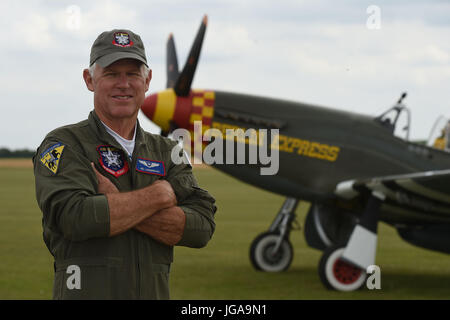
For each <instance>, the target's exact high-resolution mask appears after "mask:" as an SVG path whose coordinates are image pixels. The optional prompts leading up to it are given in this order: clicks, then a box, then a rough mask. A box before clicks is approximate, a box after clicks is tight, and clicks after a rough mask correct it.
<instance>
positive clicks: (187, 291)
mask: <svg viewBox="0 0 450 320" xmlns="http://www.w3.org/2000/svg"><path fill="white" fill-rule="evenodd" d="M25 164H29V162H25ZM194 171H195V174H196V176H197V179H198V180H199V183H200V185H201V186H202V187H204V188H205V189H207V190H209V191H210V192H211V194H213V195H214V196H215V197H216V199H217V206H218V211H217V214H216V225H217V227H216V232H215V234H214V237H213V239H212V240H211V241H210V243H209V244H208V246H207V247H206V248H203V249H200V250H197V249H189V248H183V247H177V248H176V249H175V261H174V264H173V266H172V272H171V278H170V287H171V296H172V299H294V300H297V299H450V256H449V255H446V254H441V253H436V252H432V251H427V250H424V249H420V248H417V247H414V246H411V245H409V244H407V243H405V242H404V241H402V240H401V239H400V238H399V236H398V235H397V233H396V231H395V230H394V229H393V228H391V227H389V226H386V225H384V224H381V225H380V227H379V243H378V253H377V260H376V263H377V265H379V266H380V268H381V290H368V289H362V290H359V291H357V292H352V293H340V292H333V291H329V290H326V289H325V288H324V287H323V286H322V284H321V283H320V280H319V276H318V274H317V264H318V261H319V259H320V256H321V253H320V252H319V251H317V250H314V249H311V248H309V247H307V246H306V244H305V240H304V237H303V233H302V232H299V231H293V232H292V234H291V242H292V244H293V246H294V260H293V262H292V265H291V267H290V269H289V270H288V271H286V272H282V273H275V274H272V273H263V272H257V271H255V270H254V269H253V268H252V266H251V264H250V261H249V258H248V252H249V246H250V243H251V241H252V240H253V239H254V238H255V237H256V236H257V235H258V234H259V233H261V232H263V231H265V230H266V229H267V228H268V226H269V225H270V223H271V222H272V219H273V218H274V216H275V214H276V213H277V212H278V210H279V207H280V206H281V204H282V202H283V198H282V197H281V196H278V195H275V194H272V193H268V192H265V191H262V190H260V189H257V188H254V187H251V186H249V185H246V184H243V183H241V182H239V181H237V180H235V179H233V178H231V177H229V176H227V175H224V174H222V173H220V172H218V171H217V170H214V169H204V168H199V169H195V170H194ZM307 208H308V204H306V203H303V204H301V205H300V206H299V208H298V209H297V215H298V221H299V222H300V224H301V225H302V224H303V222H304V218H305V213H306V210H307ZM0 230H1V232H0V299H50V298H51V289H52V282H53V267H52V257H51V256H50V254H49V253H48V251H47V249H46V247H45V245H44V242H43V240H42V229H41V212H40V210H39V208H38V207H37V204H36V200H35V194H34V177H33V172H32V168H31V167H30V166H29V165H28V166H27V165H25V166H18V165H5V164H3V165H2V163H1V161H0Z"/></svg>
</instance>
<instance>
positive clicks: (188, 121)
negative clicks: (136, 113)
mask: <svg viewBox="0 0 450 320" xmlns="http://www.w3.org/2000/svg"><path fill="white" fill-rule="evenodd" d="M214 99H215V94H214V92H213V91H205V90H195V91H191V92H190V94H189V95H187V96H183V97H177V96H176V94H175V91H174V90H173V89H167V90H164V91H161V92H159V93H156V94H152V95H149V96H148V97H147V98H146V99H145V101H144V104H143V105H142V107H141V110H142V112H143V113H144V114H145V116H146V117H148V118H149V119H150V120H151V121H152V122H154V123H155V124H157V125H158V126H160V127H161V130H162V131H163V132H164V133H165V134H168V133H170V131H171V130H173V129H175V128H184V129H187V130H189V131H193V128H194V121H200V122H201V123H202V125H203V129H208V128H209V127H210V125H211V121H212V117H213V108H214Z"/></svg>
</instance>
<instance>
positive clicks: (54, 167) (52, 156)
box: [41, 142, 64, 174]
mask: <svg viewBox="0 0 450 320" xmlns="http://www.w3.org/2000/svg"><path fill="white" fill-rule="evenodd" d="M63 150H64V145H63V144H62V143H60V142H58V143H56V144H54V145H52V146H51V147H50V148H48V149H47V150H45V151H44V152H42V153H41V162H42V164H43V165H44V166H46V167H47V168H48V169H49V170H50V171H51V172H53V174H56V172H57V171H58V166H59V161H60V160H61V155H62V152H63Z"/></svg>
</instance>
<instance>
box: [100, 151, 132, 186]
mask: <svg viewBox="0 0 450 320" xmlns="http://www.w3.org/2000/svg"><path fill="white" fill-rule="evenodd" d="M97 151H98V153H99V154H100V159H99V160H100V164H101V166H102V167H103V169H105V170H106V171H107V172H109V173H111V174H112V175H113V176H115V177H116V178H117V177H120V176H121V175H123V174H125V173H127V172H128V162H127V161H126V160H125V157H124V155H123V151H122V150H120V149H118V148H116V147H113V146H98V147H97Z"/></svg>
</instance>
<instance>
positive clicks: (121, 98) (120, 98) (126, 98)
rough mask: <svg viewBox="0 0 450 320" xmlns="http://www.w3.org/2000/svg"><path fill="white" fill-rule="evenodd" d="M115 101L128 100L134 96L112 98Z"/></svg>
mask: <svg viewBox="0 0 450 320" xmlns="http://www.w3.org/2000/svg"><path fill="white" fill-rule="evenodd" d="M112 97H113V98H114V99H119V100H128V99H131V98H133V96H128V95H121V96H112Z"/></svg>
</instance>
